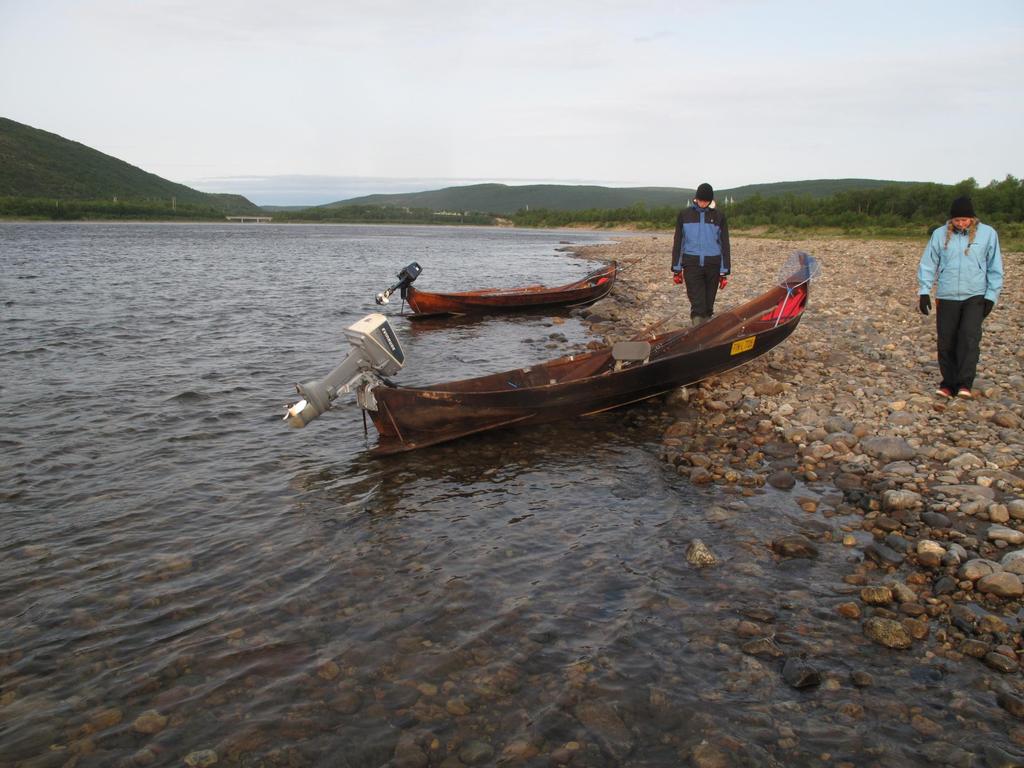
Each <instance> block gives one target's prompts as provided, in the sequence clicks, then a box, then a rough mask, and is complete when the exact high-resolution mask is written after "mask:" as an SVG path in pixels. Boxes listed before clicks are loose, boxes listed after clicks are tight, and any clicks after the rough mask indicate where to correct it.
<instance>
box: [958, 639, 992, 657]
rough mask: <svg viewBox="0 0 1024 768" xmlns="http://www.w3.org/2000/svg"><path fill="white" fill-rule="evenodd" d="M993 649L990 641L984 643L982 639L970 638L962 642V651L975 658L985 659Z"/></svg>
mask: <svg viewBox="0 0 1024 768" xmlns="http://www.w3.org/2000/svg"><path fill="white" fill-rule="evenodd" d="M991 651H992V646H991V645H989V644H988V643H983V642H982V641H981V640H975V639H973V638H969V639H967V640H964V641H963V642H962V643H960V653H962V654H964V655H965V656H970V657H972V658H975V659H983V658H985V654H987V653H990V652H991Z"/></svg>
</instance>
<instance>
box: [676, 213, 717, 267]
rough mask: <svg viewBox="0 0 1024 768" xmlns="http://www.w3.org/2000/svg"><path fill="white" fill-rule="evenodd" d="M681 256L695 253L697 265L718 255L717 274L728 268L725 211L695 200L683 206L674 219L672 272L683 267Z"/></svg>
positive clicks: (702, 264) (701, 264)
mask: <svg viewBox="0 0 1024 768" xmlns="http://www.w3.org/2000/svg"><path fill="white" fill-rule="evenodd" d="M683 256H696V257H697V258H698V259H699V261H698V263H699V264H700V266H702V267H703V266H704V259H706V258H709V257H714V256H721V257H722V262H721V266H720V267H719V268H718V271H719V273H720V274H723V275H728V274H729V273H730V272H731V271H732V262H731V260H730V258H729V227H728V225H727V224H726V223H725V214H724V213H722V212H720V211H719V210H718V209H716V208H701V207H700V206H699V205H697V204H696V203H693V204H691V205H690V206H689V207H687V208H683V210H681V211H680V212H679V216H678V217H677V218H676V236H675V240H674V241H673V242H672V271H673V272H678V271H679V270H681V269H682V268H683Z"/></svg>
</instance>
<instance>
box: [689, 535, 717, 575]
mask: <svg viewBox="0 0 1024 768" xmlns="http://www.w3.org/2000/svg"><path fill="white" fill-rule="evenodd" d="M686 562H688V563H689V564H690V565H692V566H694V567H696V568H710V567H712V566H715V565H718V558H717V557H715V554H714V552H712V551H711V550H710V549H709V548H708V546H707V544H705V543H704V542H703V541H701V540H700V539H694V540H693V541H692V542H690V546H689V547H688V548H687V550H686Z"/></svg>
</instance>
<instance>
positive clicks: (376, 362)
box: [284, 313, 405, 427]
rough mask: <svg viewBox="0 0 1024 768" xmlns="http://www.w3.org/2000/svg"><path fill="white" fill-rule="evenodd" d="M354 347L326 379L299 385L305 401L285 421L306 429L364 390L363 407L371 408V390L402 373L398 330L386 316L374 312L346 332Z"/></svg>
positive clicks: (403, 360)
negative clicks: (335, 403)
mask: <svg viewBox="0 0 1024 768" xmlns="http://www.w3.org/2000/svg"><path fill="white" fill-rule="evenodd" d="M345 337H346V338H347V339H348V342H349V345H350V346H351V347H352V349H351V351H350V352H349V353H348V356H346V358H345V359H344V360H342V362H341V363H340V364H339V365H338V366H337V367H336V368H335V369H334V370H332V371H331V372H330V373H328V374H327V375H326V376H324V377H323V378H322V379H311V380H310V381H306V382H303V383H301V384H296V385H295V389H296V391H297V392H298V393H299V396H300V397H301V398H302V399H301V400H299V402H297V403H295V404H294V405H292V406H290V407H289V408H288V411H287V413H285V415H284V420H285V421H287V422H288V423H289V424H290V425H291V426H293V427H304V426H306V425H307V424H308V423H309V422H311V421H312V420H313V419H315V418H317V417H318V416H320V415H321V414H322V413H323V412H324V411H327V410H329V409H330V408H331V403H332V402H333V401H334V400H335V399H337V397H338V395H341V394H343V393H345V392H350V391H352V389H353V388H355V387H361V388H362V389H365V390H367V392H361V394H362V395H363V396H362V397H360V404H361V405H363V406H364V407H367V404H368V403H372V402H373V398H372V397H369V396H367V395H368V394H369V390H370V389H372V388H373V387H374V386H376V385H377V384H379V383H380V381H381V377H382V376H391V375H393V374H395V373H398V371H400V370H401V369H402V366H403V365H404V364H405V352H404V351H403V350H402V345H401V344H400V343H399V341H398V336H396V335H395V331H394V329H393V328H392V327H391V325H390V323H388V321H387V318H386V317H384V315H381V314H377V313H374V314H372V315H367V316H366V317H364V318H363V319H362V320H359V321H358V322H356V323H353V324H352V325H350V326H349V327H348V328H346V329H345Z"/></svg>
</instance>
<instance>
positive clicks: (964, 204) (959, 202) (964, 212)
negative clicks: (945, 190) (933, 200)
mask: <svg viewBox="0 0 1024 768" xmlns="http://www.w3.org/2000/svg"><path fill="white" fill-rule="evenodd" d="M949 218H951V219H960V218H967V219H973V218H975V215H974V204H973V203H972V202H971V198H969V197H967V196H966V195H964V196H963V197H958V198H957V199H956V200H954V201H953V204H952V205H951V206H949Z"/></svg>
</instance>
